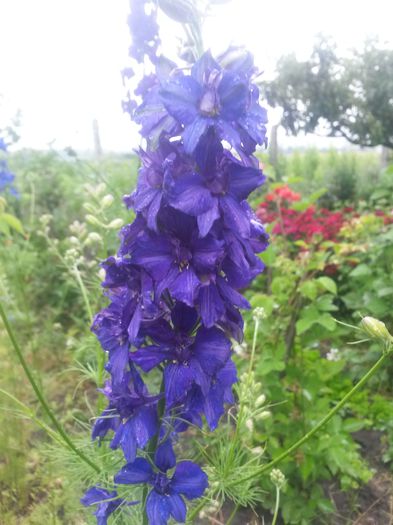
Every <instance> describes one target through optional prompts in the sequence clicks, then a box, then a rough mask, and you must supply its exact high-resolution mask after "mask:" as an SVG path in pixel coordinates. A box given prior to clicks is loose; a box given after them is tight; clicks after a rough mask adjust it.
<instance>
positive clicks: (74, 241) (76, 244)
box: [68, 235, 80, 246]
mask: <svg viewBox="0 0 393 525" xmlns="http://www.w3.org/2000/svg"><path fill="white" fill-rule="evenodd" d="M68 240H69V241H70V244H73V245H74V246H79V244H80V241H79V239H78V238H77V237H75V236H74V235H71V237H69V238H68Z"/></svg>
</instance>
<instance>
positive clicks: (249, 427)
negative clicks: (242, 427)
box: [246, 419, 254, 432]
mask: <svg viewBox="0 0 393 525" xmlns="http://www.w3.org/2000/svg"><path fill="white" fill-rule="evenodd" d="M246 428H247V430H249V431H250V432H253V431H254V422H253V420H252V419H247V421H246Z"/></svg>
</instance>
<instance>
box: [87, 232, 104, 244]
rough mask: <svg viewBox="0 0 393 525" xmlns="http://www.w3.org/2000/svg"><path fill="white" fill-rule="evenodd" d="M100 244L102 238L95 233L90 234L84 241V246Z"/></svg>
mask: <svg viewBox="0 0 393 525" xmlns="http://www.w3.org/2000/svg"><path fill="white" fill-rule="evenodd" d="M101 242H102V237H101V235H100V234H99V233H97V232H90V233H89V235H88V236H87V239H86V244H87V245H90V244H100V243H101Z"/></svg>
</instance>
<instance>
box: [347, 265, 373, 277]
mask: <svg viewBox="0 0 393 525" xmlns="http://www.w3.org/2000/svg"><path fill="white" fill-rule="evenodd" d="M371 274H372V271H371V269H370V268H369V267H368V266H367V264H359V265H358V266H356V268H355V269H354V270H352V272H350V274H349V275H350V276H351V277H368V276H369V275H371Z"/></svg>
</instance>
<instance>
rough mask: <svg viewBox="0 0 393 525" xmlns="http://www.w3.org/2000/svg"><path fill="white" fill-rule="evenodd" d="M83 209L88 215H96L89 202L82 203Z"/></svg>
mask: <svg viewBox="0 0 393 525" xmlns="http://www.w3.org/2000/svg"><path fill="white" fill-rule="evenodd" d="M83 208H84V209H85V210H86V211H88V212H89V213H93V214H94V213H97V210H96V209H95V207H94V206H93V205H92V204H90V202H84V203H83Z"/></svg>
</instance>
